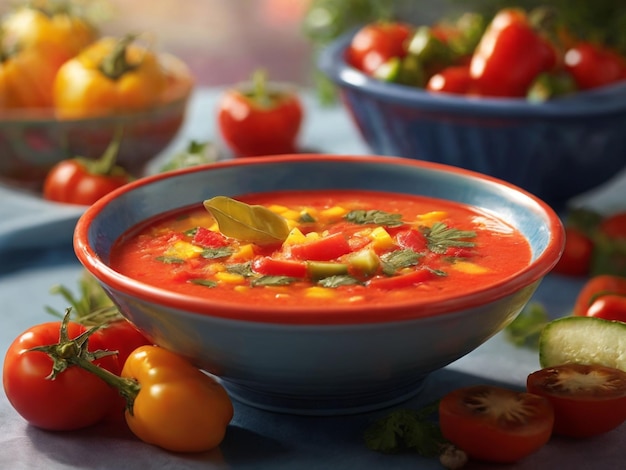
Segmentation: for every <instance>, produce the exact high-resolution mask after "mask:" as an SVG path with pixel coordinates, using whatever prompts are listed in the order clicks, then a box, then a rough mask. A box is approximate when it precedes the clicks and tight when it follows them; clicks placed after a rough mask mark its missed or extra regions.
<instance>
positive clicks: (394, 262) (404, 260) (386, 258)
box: [380, 248, 423, 276]
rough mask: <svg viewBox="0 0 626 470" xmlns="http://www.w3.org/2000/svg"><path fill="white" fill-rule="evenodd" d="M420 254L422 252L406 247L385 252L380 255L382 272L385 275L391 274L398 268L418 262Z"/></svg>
mask: <svg viewBox="0 0 626 470" xmlns="http://www.w3.org/2000/svg"><path fill="white" fill-rule="evenodd" d="M422 256H423V255H422V254H420V253H418V252H416V251H413V250H410V249H408V248H407V249H403V250H396V251H392V252H390V253H385V254H384V255H382V256H381V257H380V260H381V262H382V269H383V273H384V274H386V275H387V276H393V275H394V274H395V273H396V272H397V271H398V270H399V269H402V268H408V267H409V266H415V265H416V264H418V263H419V260H420V258H421V257H422Z"/></svg>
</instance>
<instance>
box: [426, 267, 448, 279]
mask: <svg viewBox="0 0 626 470" xmlns="http://www.w3.org/2000/svg"><path fill="white" fill-rule="evenodd" d="M426 269H428V270H429V271H430V272H431V273H433V274H434V275H435V276H440V277H445V276H447V275H448V273H447V272H445V271H442V270H441V269H433V268H429V267H428V266H426Z"/></svg>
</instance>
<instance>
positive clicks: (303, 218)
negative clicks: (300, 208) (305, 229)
mask: <svg viewBox="0 0 626 470" xmlns="http://www.w3.org/2000/svg"><path fill="white" fill-rule="evenodd" d="M299 222H300V223H303V224H308V223H313V222H315V218H314V217H313V216H312V215H311V214H309V213H308V212H302V213H301V214H300V220H299Z"/></svg>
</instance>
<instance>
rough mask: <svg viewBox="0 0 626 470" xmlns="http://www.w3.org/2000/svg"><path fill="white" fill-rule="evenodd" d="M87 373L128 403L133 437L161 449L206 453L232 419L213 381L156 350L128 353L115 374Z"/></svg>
mask: <svg viewBox="0 0 626 470" xmlns="http://www.w3.org/2000/svg"><path fill="white" fill-rule="evenodd" d="M89 369H90V371H91V372H92V373H93V374H94V377H96V376H97V377H99V378H100V379H102V382H103V383H107V384H109V385H110V386H111V388H112V389H117V390H119V392H120V394H121V395H122V396H124V397H125V398H126V399H127V400H128V403H127V408H126V423H127V424H128V427H129V428H130V430H131V431H132V432H133V434H135V435H136V436H137V437H138V438H140V439H141V440H143V441H144V442H147V443H149V444H154V445H156V446H159V447H162V448H164V449H166V450H170V451H173V452H202V451H208V450H211V449H213V448H215V447H217V446H218V445H219V444H220V443H221V442H222V440H223V439H224V435H225V433H226V429H227V427H228V424H229V423H230V421H231V419H232V418H233V412H234V411H233V405H232V402H231V401H230V397H229V396H228V394H227V392H226V390H225V389H224V387H222V386H221V385H220V383H219V382H217V380H215V379H214V378H213V377H212V376H210V375H207V374H205V373H204V372H202V371H201V370H199V369H197V368H196V367H195V366H193V365H192V364H191V363H189V362H187V361H186V360H185V359H183V358H182V357H180V356H178V355H176V354H174V353H172V352H170V351H168V350H166V349H163V348H159V347H158V346H141V347H139V348H138V349H136V350H135V351H133V353H132V354H131V355H130V356H129V357H128V359H127V360H126V363H125V364H124V368H123V369H122V374H121V376H117V375H115V374H112V373H110V372H108V371H106V370H104V369H102V368H98V367H95V368H93V367H89Z"/></svg>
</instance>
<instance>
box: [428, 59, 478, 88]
mask: <svg viewBox="0 0 626 470" xmlns="http://www.w3.org/2000/svg"><path fill="white" fill-rule="evenodd" d="M472 84H473V79H472V76H471V75H470V69H469V66H467V65H454V66H450V67H446V68H445V69H443V70H442V71H440V72H438V73H436V74H434V75H433V76H432V77H430V79H429V80H428V83H427V84H426V89H427V90H428V91H434V92H441V93H456V94H461V95H464V94H467V93H469V92H471V89H472Z"/></svg>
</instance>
